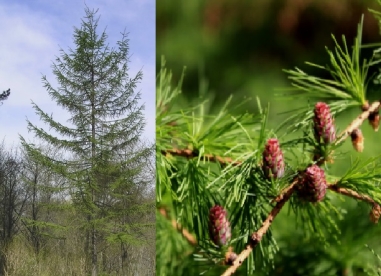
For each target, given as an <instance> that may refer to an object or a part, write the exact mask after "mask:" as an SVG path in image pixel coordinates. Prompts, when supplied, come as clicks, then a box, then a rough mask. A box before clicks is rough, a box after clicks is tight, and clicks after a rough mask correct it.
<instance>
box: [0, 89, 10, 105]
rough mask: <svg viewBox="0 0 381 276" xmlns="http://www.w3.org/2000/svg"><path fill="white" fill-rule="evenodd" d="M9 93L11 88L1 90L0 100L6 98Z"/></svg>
mask: <svg viewBox="0 0 381 276" xmlns="http://www.w3.org/2000/svg"><path fill="white" fill-rule="evenodd" d="M10 94H11V89H8V90H6V91H3V93H1V94H0V102H2V101H4V100H6V99H8V97H9V95H10Z"/></svg>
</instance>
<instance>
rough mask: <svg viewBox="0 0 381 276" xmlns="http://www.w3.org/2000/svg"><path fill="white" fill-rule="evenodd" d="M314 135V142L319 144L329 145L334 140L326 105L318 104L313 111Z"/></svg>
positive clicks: (330, 117)
mask: <svg viewBox="0 0 381 276" xmlns="http://www.w3.org/2000/svg"><path fill="white" fill-rule="evenodd" d="M314 114H315V116H314V118H313V121H314V133H315V138H316V140H317V141H318V142H319V143H320V142H321V139H323V141H324V144H330V143H332V142H333V141H334V140H335V139H336V133H335V126H334V124H333V119H332V116H331V112H330V109H329V106H328V105H327V104H326V103H323V102H318V103H317V104H316V105H315V109H314Z"/></svg>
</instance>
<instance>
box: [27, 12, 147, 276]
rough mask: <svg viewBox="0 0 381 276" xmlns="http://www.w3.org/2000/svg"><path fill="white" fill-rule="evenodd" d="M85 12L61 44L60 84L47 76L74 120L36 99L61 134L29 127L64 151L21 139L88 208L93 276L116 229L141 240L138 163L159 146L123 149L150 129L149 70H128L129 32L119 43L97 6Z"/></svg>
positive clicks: (56, 65) (85, 223)
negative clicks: (69, 41)
mask: <svg viewBox="0 0 381 276" xmlns="http://www.w3.org/2000/svg"><path fill="white" fill-rule="evenodd" d="M85 12H86V15H85V17H84V19H83V20H82V23H81V27H80V28H75V30H74V44H75V48H74V49H69V51H68V52H65V51H64V50H62V49H61V50H60V56H59V57H57V58H56V60H55V62H53V65H52V68H53V73H54V75H55V77H56V79H57V82H58V88H54V87H53V86H52V85H51V83H50V82H49V81H48V80H47V78H46V76H43V78H42V80H43V84H44V87H45V88H46V90H47V92H48V93H49V95H50V96H51V98H52V99H53V100H54V101H55V102H56V103H57V104H58V105H59V106H60V107H62V108H63V109H65V110H66V111H68V113H69V114H70V118H69V120H68V123H69V124H68V125H64V124H61V123H60V122H58V121H56V120H54V119H53V117H52V116H51V115H49V114H47V113H46V112H44V111H43V110H42V109H41V108H40V107H39V106H38V105H37V104H35V103H32V104H33V108H34V109H35V112H36V113H37V114H38V115H39V117H40V119H41V121H43V122H44V123H45V124H46V125H48V126H49V129H51V130H54V133H53V132H51V131H47V130H44V129H42V128H40V127H37V126H36V125H35V124H33V123H32V122H30V121H28V129H29V131H31V132H33V133H34V134H35V136H36V137H38V138H40V139H41V140H43V141H44V142H47V143H48V144H49V145H51V146H53V147H55V148H56V149H58V150H60V151H62V153H63V154H62V155H60V158H54V157H52V156H49V155H47V154H44V153H43V152H42V151H40V150H39V149H38V148H37V147H35V146H34V145H33V144H32V143H28V142H27V141H26V140H25V139H23V137H21V141H22V144H23V146H24V147H25V149H26V150H27V151H28V153H29V154H30V155H31V156H34V158H35V159H36V160H38V162H40V163H41V164H43V165H44V166H47V167H48V168H50V169H52V170H53V171H54V172H55V173H58V174H60V175H61V176H63V177H65V178H66V179H67V180H68V183H69V185H68V187H67V189H68V191H70V195H71V200H72V202H73V204H74V206H75V207H76V209H77V210H78V211H79V213H80V214H82V215H83V219H82V220H81V221H80V222H81V223H82V225H80V226H78V227H81V229H84V230H85V231H86V239H85V241H84V243H85V252H87V254H88V255H87V258H86V259H87V263H88V266H87V267H88V270H89V272H90V271H91V275H97V274H98V271H99V267H100V264H98V263H99V261H98V253H99V251H100V247H101V246H103V248H102V249H104V248H105V243H107V242H108V241H110V240H111V241H114V240H115V236H118V237H119V239H120V242H125V243H127V242H129V241H131V240H133V239H132V237H133V236H134V231H133V229H134V228H131V227H128V225H127V224H128V222H127V221H128V220H126V219H125V216H128V215H132V214H136V212H139V210H138V209H137V208H130V206H128V204H127V203H126V202H129V200H130V199H131V197H133V195H131V193H130V192H129V190H131V187H132V186H133V185H134V183H133V174H138V173H139V168H137V167H136V166H130V164H132V163H133V164H136V160H137V159H139V158H145V157H146V156H147V155H149V154H151V152H152V149H151V148H144V149H142V150H139V151H138V152H129V154H128V155H126V154H121V153H124V152H125V151H126V150H128V149H130V148H131V145H134V144H138V143H139V141H140V137H141V135H142V132H143V130H144V126H145V120H144V116H143V110H144V105H142V104H141V103H140V102H139V101H140V95H141V94H140V92H137V91H136V90H137V85H138V84H139V83H140V81H141V80H142V76H143V75H142V71H139V72H138V73H137V74H136V75H135V76H134V77H130V75H129V73H128V71H129V66H128V65H129V62H130V61H129V40H128V38H127V33H126V32H123V33H122V37H121V40H120V41H118V42H117V46H116V47H115V48H114V47H112V48H111V47H110V46H109V45H108V44H107V42H106V40H107V37H108V36H107V34H106V32H105V31H103V32H101V33H99V32H98V21H99V17H97V16H96V14H97V10H90V9H89V8H86V9H85ZM122 156H123V158H121V157H122ZM132 167H133V168H132ZM122 203H123V206H122V207H120V204H122ZM132 205H134V206H135V205H136V204H132ZM118 223H119V225H118ZM120 223H122V224H123V225H120ZM136 227H137V226H136ZM142 227H145V226H142ZM135 230H136V229H135ZM110 237H111V238H110ZM136 240H139V238H137V239H136Z"/></svg>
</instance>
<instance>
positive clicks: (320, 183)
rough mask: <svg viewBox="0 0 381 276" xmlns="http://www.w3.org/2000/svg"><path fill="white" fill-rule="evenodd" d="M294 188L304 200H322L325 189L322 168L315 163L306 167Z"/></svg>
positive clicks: (325, 183) (325, 184)
mask: <svg viewBox="0 0 381 276" xmlns="http://www.w3.org/2000/svg"><path fill="white" fill-rule="evenodd" d="M296 190H297V193H298V195H299V197H300V198H302V199H304V200H306V201H309V202H319V201H321V200H323V198H324V196H325V193H326V191H327V182H326V180H325V174H324V170H323V169H322V168H320V167H319V166H317V165H315V164H314V165H312V166H310V167H308V168H307V169H306V172H305V173H304V174H303V176H302V178H301V179H300V180H299V183H298V184H297V186H296Z"/></svg>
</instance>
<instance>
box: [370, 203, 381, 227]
mask: <svg viewBox="0 0 381 276" xmlns="http://www.w3.org/2000/svg"><path fill="white" fill-rule="evenodd" d="M380 216H381V207H380V205H378V204H377V203H375V204H374V205H373V208H372V210H371V211H370V213H369V218H370V221H371V222H373V223H378V220H379V219H380Z"/></svg>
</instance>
